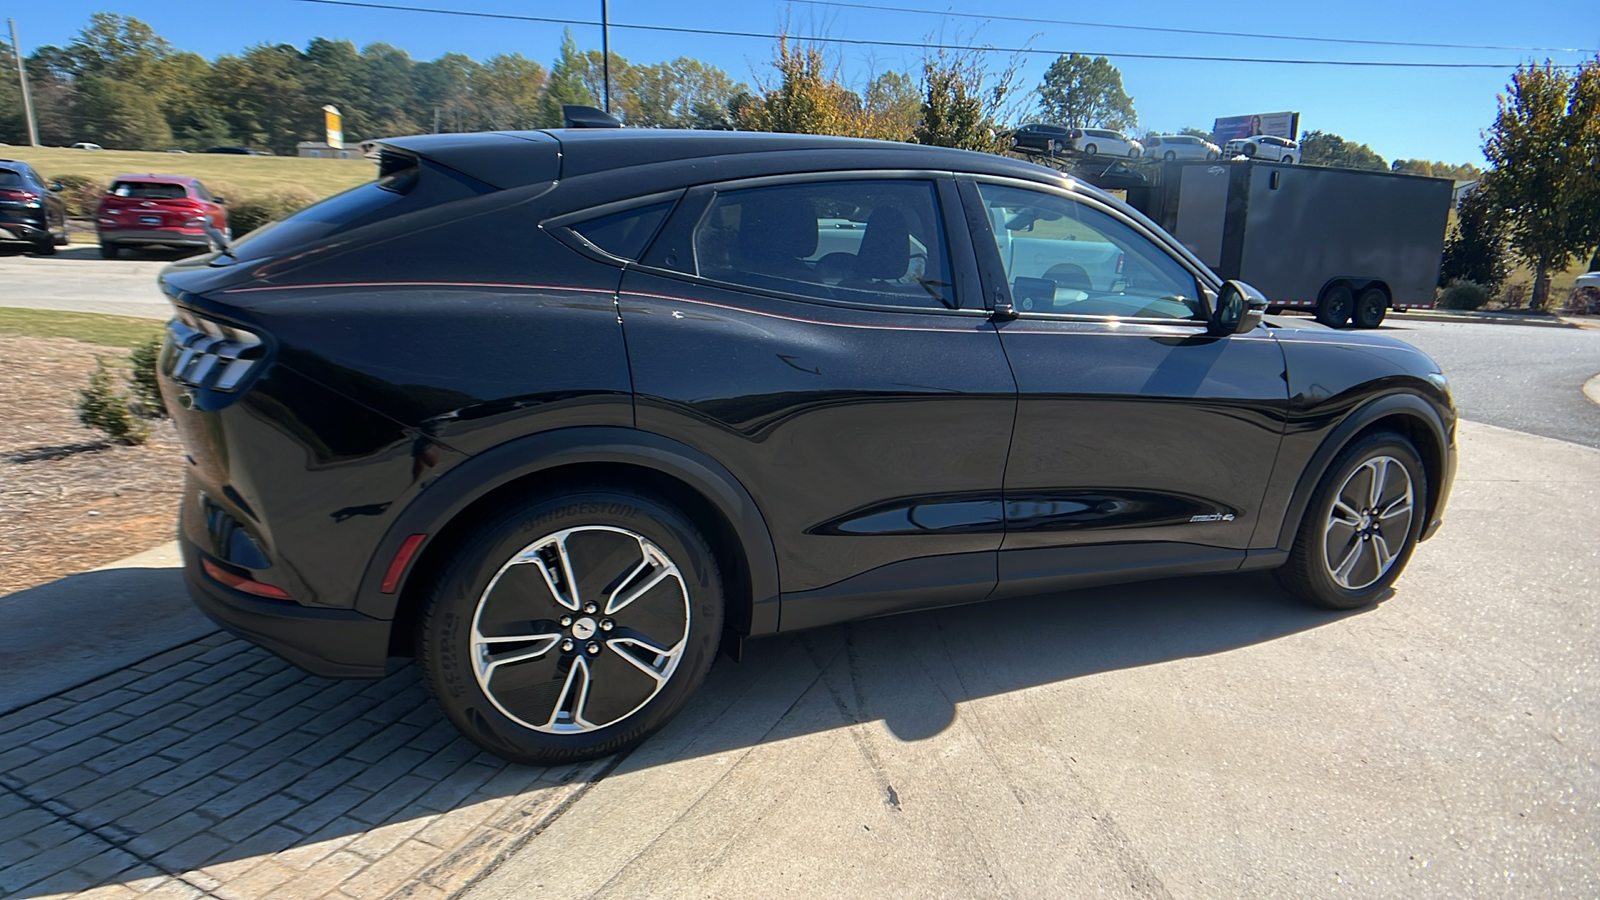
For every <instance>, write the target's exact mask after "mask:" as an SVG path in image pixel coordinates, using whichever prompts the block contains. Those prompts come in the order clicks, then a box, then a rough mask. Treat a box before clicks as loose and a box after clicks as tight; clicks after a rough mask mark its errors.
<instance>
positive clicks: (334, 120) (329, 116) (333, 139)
mask: <svg viewBox="0 0 1600 900" xmlns="http://www.w3.org/2000/svg"><path fill="white" fill-rule="evenodd" d="M322 124H323V126H324V127H325V128H326V129H327V132H328V146H329V147H332V148H333V149H335V150H343V149H344V129H343V125H344V122H343V117H342V116H340V115H339V107H337V106H324V107H323V108H322Z"/></svg>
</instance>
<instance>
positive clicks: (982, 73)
mask: <svg viewBox="0 0 1600 900" xmlns="http://www.w3.org/2000/svg"><path fill="white" fill-rule="evenodd" d="M1009 88H1010V80H1009V79H1008V78H1006V77H1001V78H998V79H996V78H990V77H989V73H988V71H987V70H986V69H985V68H984V65H983V59H982V56H981V55H980V54H979V53H976V52H967V53H947V52H945V51H940V52H939V54H938V55H937V56H932V57H929V58H928V59H926V60H924V61H923V64H922V117H921V120H920V121H918V122H917V126H916V128H915V129H913V131H912V133H911V140H912V142H913V143H917V144H930V145H932V146H936V147H957V148H960V149H962V150H979V151H983V152H985V153H999V152H1000V151H1001V150H1003V149H1005V146H1006V140H1005V138H1004V136H1003V135H1002V134H1001V131H1002V125H1001V123H1000V122H998V121H997V120H996V116H997V113H998V111H999V109H1000V108H1001V106H1002V104H1004V102H1005V101H1006V99H1007V94H1008V91H1009Z"/></svg>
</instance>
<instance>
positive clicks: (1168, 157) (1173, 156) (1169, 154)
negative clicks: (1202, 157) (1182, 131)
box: [1161, 150, 1178, 162]
mask: <svg viewBox="0 0 1600 900" xmlns="http://www.w3.org/2000/svg"><path fill="white" fill-rule="evenodd" d="M1161 158H1162V159H1164V160H1166V161H1167V162H1172V161H1173V160H1175V159H1177V158H1178V154H1176V153H1174V152H1172V151H1171V150H1168V151H1167V154H1166V155H1165V156H1163V157H1161Z"/></svg>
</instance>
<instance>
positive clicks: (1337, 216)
mask: <svg viewBox="0 0 1600 900" xmlns="http://www.w3.org/2000/svg"><path fill="white" fill-rule="evenodd" d="M1146 171H1148V172H1149V175H1150V186H1149V187H1147V188H1131V189H1129V191H1128V202H1129V204H1130V205H1132V206H1133V207H1134V208H1136V209H1138V210H1139V211H1140V212H1142V213H1144V214H1145V215H1147V216H1149V217H1150V218H1151V219H1154V220H1155V221H1156V222H1157V223H1159V224H1160V225H1161V226H1162V227H1163V228H1165V229H1166V230H1167V231H1168V232H1170V233H1171V234H1172V235H1173V236H1174V237H1176V238H1177V239H1178V240H1179V241H1181V242H1182V243H1183V244H1184V246H1186V247H1188V248H1189V249H1190V250H1192V251H1194V253H1195V254H1196V255H1197V256H1199V257H1200V259H1201V261H1202V262H1204V263H1205V264H1206V265H1208V266H1210V267H1211V268H1212V270H1213V271H1215V272H1216V273H1217V274H1218V275H1220V276H1221V277H1223V278H1230V279H1231V278H1237V279H1239V280H1241V281H1245V282H1248V283H1249V284H1251V285H1253V286H1254V287H1256V288H1257V289H1259V290H1260V291H1261V292H1262V293H1264V294H1266V295H1267V298H1268V299H1269V300H1270V301H1271V302H1272V305H1273V307H1274V308H1286V309H1305V310H1309V311H1313V312H1315V313H1316V316H1317V319H1318V320H1320V321H1321V322H1323V323H1324V324H1326V325H1331V326H1333V327H1336V328H1337V327H1342V326H1344V325H1345V324H1346V323H1354V324H1355V325H1356V327H1358V328H1376V327H1377V326H1378V323H1380V322H1382V321H1383V317H1384V315H1385V313H1387V312H1388V310H1389V309H1391V308H1393V309H1399V310H1405V309H1431V308H1432V307H1433V300H1434V290H1435V288H1436V286H1437V285H1438V282H1439V261H1440V258H1441V256H1442V254H1443V252H1444V231H1445V222H1446V219H1447V218H1448V216H1449V213H1450V200H1451V191H1452V187H1453V185H1452V183H1451V182H1450V181H1448V180H1445V179H1442V178H1424V177H1420V176H1416V175H1396V174H1393V173H1390V172H1367V171H1359V170H1355V169H1333V168H1325V167H1322V166H1293V165H1284V164H1282V163H1277V162H1265V161H1259V160H1221V161H1206V160H1180V161H1174V162H1163V163H1161V164H1160V165H1159V166H1151V167H1149V168H1148V169H1147V170H1146Z"/></svg>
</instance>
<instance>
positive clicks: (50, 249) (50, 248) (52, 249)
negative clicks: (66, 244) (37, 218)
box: [33, 233, 56, 256]
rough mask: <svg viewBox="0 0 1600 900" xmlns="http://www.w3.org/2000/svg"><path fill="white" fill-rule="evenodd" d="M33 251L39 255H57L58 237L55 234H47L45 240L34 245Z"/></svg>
mask: <svg viewBox="0 0 1600 900" xmlns="http://www.w3.org/2000/svg"><path fill="white" fill-rule="evenodd" d="M33 252H34V254H35V255H38V256H55V255H56V238H55V235H53V234H48V233H47V234H46V235H45V237H44V240H42V241H40V242H39V243H37V244H34V245H33Z"/></svg>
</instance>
